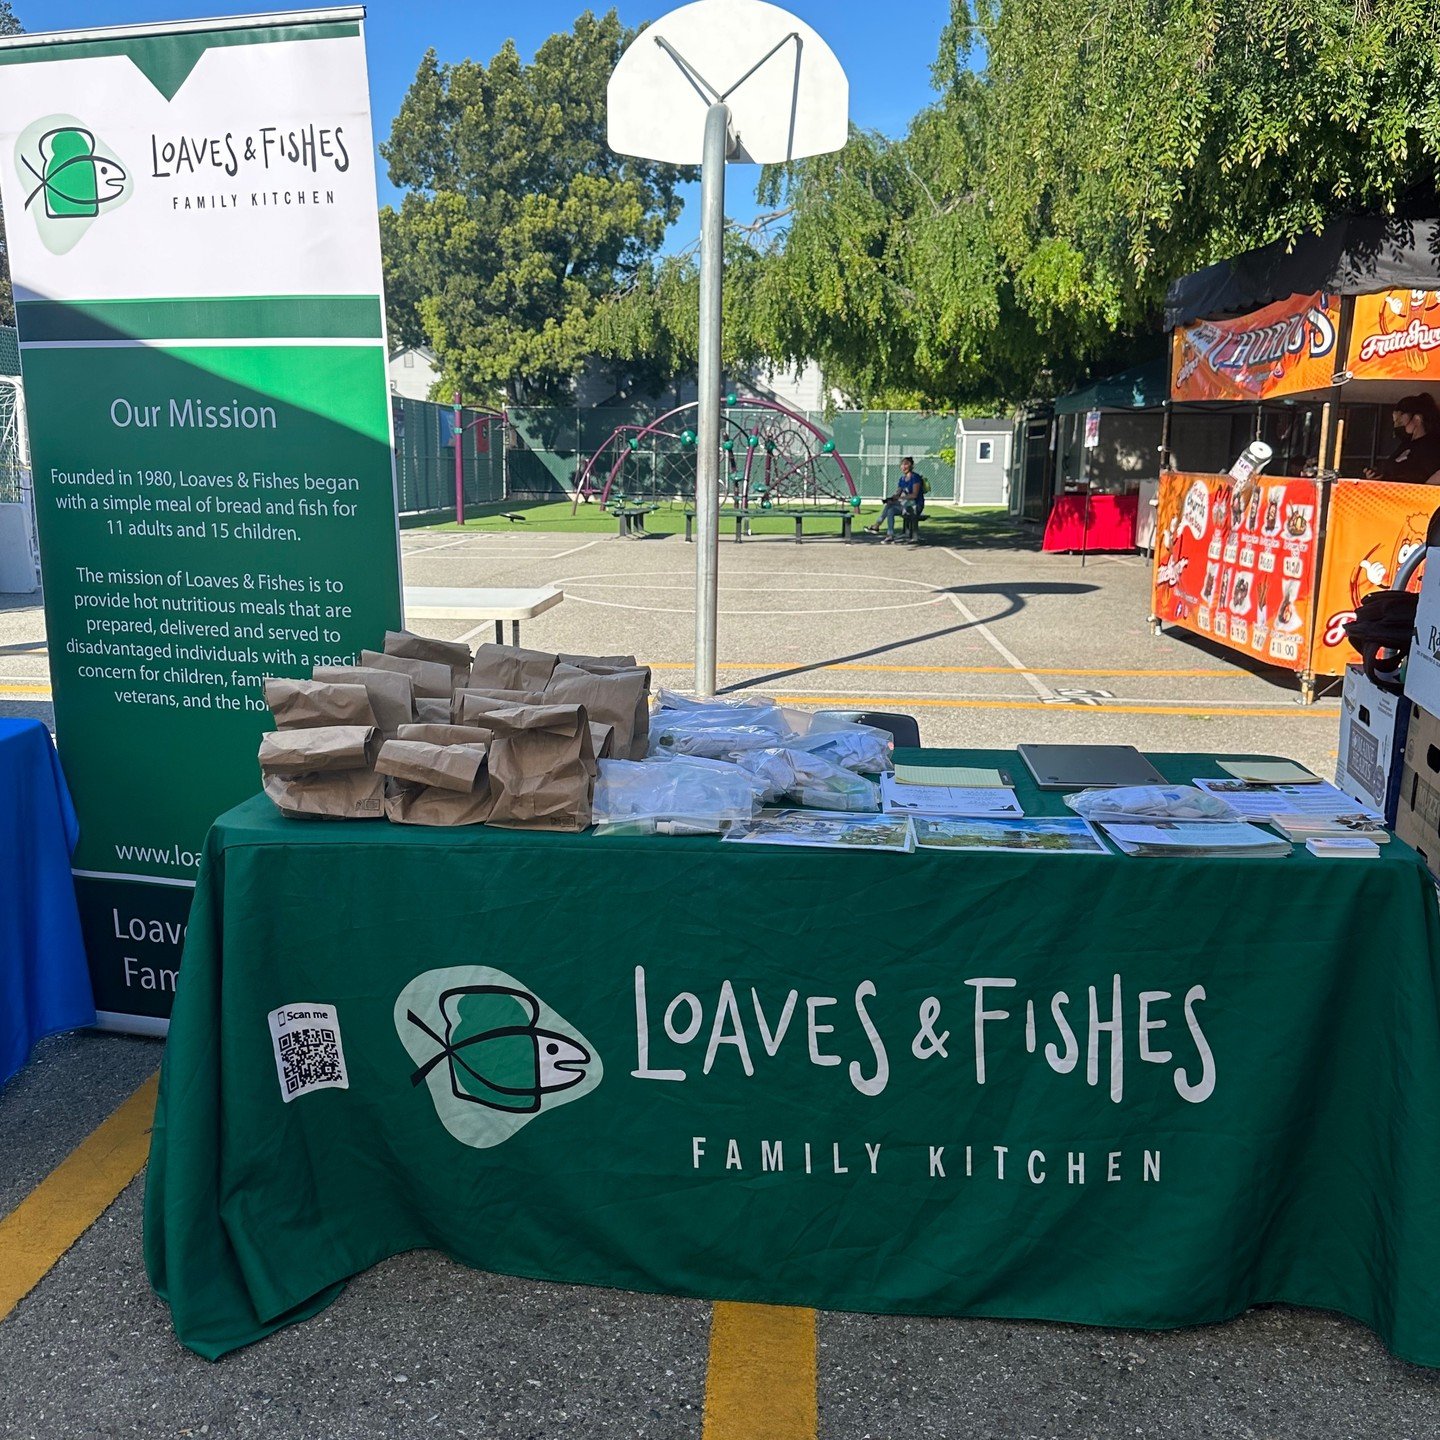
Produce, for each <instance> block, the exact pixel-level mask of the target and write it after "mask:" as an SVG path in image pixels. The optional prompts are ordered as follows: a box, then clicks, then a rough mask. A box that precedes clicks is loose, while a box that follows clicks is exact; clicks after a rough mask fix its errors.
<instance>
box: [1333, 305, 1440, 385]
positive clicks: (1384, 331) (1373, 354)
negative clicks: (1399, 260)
mask: <svg viewBox="0 0 1440 1440" xmlns="http://www.w3.org/2000/svg"><path fill="white" fill-rule="evenodd" d="M1345 365H1346V368H1347V369H1348V370H1349V371H1350V375H1351V378H1352V379H1355V380H1405V381H1412V380H1413V381H1416V382H1419V381H1422V380H1428V381H1436V380H1440V290H1381V291H1378V292H1377V293H1375V294H1373V295H1357V296H1356V297H1355V319H1354V322H1353V324H1352V326H1351V330H1350V354H1349V356H1348V357H1347V359H1346V362H1345Z"/></svg>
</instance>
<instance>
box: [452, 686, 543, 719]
mask: <svg viewBox="0 0 1440 1440" xmlns="http://www.w3.org/2000/svg"><path fill="white" fill-rule="evenodd" d="M471 695H474V696H476V697H477V698H478V699H480V700H486V701H491V700H497V701H500V702H501V703H502V704H505V705H543V704H544V703H545V700H544V693H543V692H542V691H540V690H497V689H492V688H490V687H485V688H475V689H470V688H468V687H467V688H466V689H464V690H457V691H456V692H455V696H454V698H453V699H452V700H451V702H450V715H451V723H452V724H455V725H465V724H467V723H468V721H467V720H466V718H465V701H466V698H467V697H468V696H471Z"/></svg>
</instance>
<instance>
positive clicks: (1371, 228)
mask: <svg viewBox="0 0 1440 1440" xmlns="http://www.w3.org/2000/svg"><path fill="white" fill-rule="evenodd" d="M1390 289H1405V290H1435V289H1440V220H1396V219H1392V218H1391V217H1389V216H1385V215H1351V216H1346V217H1343V218H1341V219H1339V220H1332V221H1331V222H1330V224H1329V225H1327V226H1326V227H1325V229H1324V230H1323V231H1321V232H1320V234H1318V235H1302V236H1300V238H1299V239H1297V240H1296V241H1295V242H1294V243H1293V244H1289V245H1287V244H1286V243H1285V242H1283V241H1278V242H1276V243H1275V244H1273V245H1265V246H1262V247H1261V248H1260V249H1258V250H1249V251H1246V253H1245V254H1243V255H1236V256H1235V257H1233V258H1232V259H1230V260H1222V261H1220V262H1219V263H1218V264H1215V265H1207V266H1206V267H1205V269H1203V270H1197V271H1196V272H1195V273H1194V274H1193V275H1186V276H1183V277H1182V278H1181V279H1179V280H1176V281H1175V282H1174V283H1173V284H1172V285H1171V286H1170V289H1169V291H1168V292H1167V293H1166V296H1165V328H1166V329H1167V330H1173V329H1174V328H1175V327H1176V326H1177V325H1188V324H1189V323H1190V322H1191V321H1192V320H1200V319H1204V318H1205V317H1207V316H1213V315H1243V314H1246V313H1248V312H1249V311H1251V310H1258V309H1260V307H1261V306H1262V305H1270V304H1273V303H1274V302H1275V301H1276V300H1284V299H1286V298H1287V297H1288V296H1290V295H1313V294H1315V293H1316V292H1317V291H1320V290H1328V291H1338V292H1339V293H1340V294H1342V295H1365V294H1368V293H1370V292H1372V291H1375V290H1390Z"/></svg>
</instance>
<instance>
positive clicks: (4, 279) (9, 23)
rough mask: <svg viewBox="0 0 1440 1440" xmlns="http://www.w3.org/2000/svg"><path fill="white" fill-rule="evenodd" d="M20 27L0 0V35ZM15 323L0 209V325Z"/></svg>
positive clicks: (7, 0)
mask: <svg viewBox="0 0 1440 1440" xmlns="http://www.w3.org/2000/svg"><path fill="white" fill-rule="evenodd" d="M21 29H22V26H21V24H20V21H19V20H18V19H16V17H15V11H14V10H13V9H12V8H11V5H10V0H0V35H18V34H19V33H20V31H21ZM14 323H15V296H14V294H13V292H12V291H11V289H10V254H9V251H8V250H7V249H6V248H5V215H4V212H3V211H0V325H13V324H14Z"/></svg>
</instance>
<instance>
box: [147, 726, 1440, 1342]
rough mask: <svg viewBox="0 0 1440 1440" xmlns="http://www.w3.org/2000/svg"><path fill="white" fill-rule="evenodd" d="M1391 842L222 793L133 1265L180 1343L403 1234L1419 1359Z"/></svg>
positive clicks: (979, 756)
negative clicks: (347, 804) (1168, 851)
mask: <svg viewBox="0 0 1440 1440" xmlns="http://www.w3.org/2000/svg"><path fill="white" fill-rule="evenodd" d="M967 758H969V759H970V760H971V761H973V762H974V763H991V764H994V763H1008V765H1009V766H1010V768H1012V770H1017V771H1018V770H1020V769H1021V768H1022V767H1020V766H1019V765H1018V761H1017V760H1016V757H1014V756H1013V755H1001V754H998V753H995V752H977V753H973V754H970V755H968V757H967ZM1157 759H1158V762H1159V763H1160V765H1161V767H1162V768H1163V769H1164V770H1165V771H1166V772H1167V774H1168V775H1170V776H1171V777H1172V778H1177V779H1178V778H1183V777H1186V776H1189V775H1193V774H1217V773H1219V772H1218V770H1216V768H1215V766H1214V763H1213V761H1210V760H1203V759H1200V758H1198V757H1185V756H1171V757H1157ZM1016 778H1017V780H1021V776H1020V775H1018V774H1017V777H1016ZM1018 788H1019V791H1020V793H1021V796H1022V799H1023V800H1024V802H1025V805H1026V809H1027V810H1028V811H1029V812H1030V813H1054V812H1056V811H1058V810H1060V809H1061V807H1060V805H1059V802H1058V799H1057V797H1055V796H1048V795H1047V796H1040V795H1039V794H1037V792H1035V791H1034V790H1033V789H1030V788H1029V787H1027V786H1026V785H1025V784H1024V783H1020V784H1019V786H1018ZM1384 848H1385V855H1384V858H1383V859H1381V860H1379V861H1365V862H1356V861H1318V860H1315V859H1313V858H1312V857H1310V856H1309V855H1308V854H1304V853H1303V852H1302V853H1298V854H1296V855H1293V856H1291V857H1289V858H1287V859H1283V860H1232V859H1224V860H1195V861H1190V860H1139V859H1126V858H1123V857H1120V856H1110V857H1089V856H1029V855H990V854H955V853H946V852H933V851H921V852H917V853H916V854H914V855H908V856H907V855H888V854H878V855H877V854H850V853H839V852H833V851H824V850H799V849H769V848H755V849H749V848H746V847H743V846H734V845H727V846H722V845H721V844H720V843H719V842H718V841H714V840H708V839H694V840H676V839H655V840H651V839H640V838H628V839H627V838H613V839H598V838H595V837H593V836H590V835H578V836H557V835H536V834H522V833H515V832H506V831H501V830H490V829H469V830H450V831H434V830H418V829H407V828H402V827H398V826H390V825H385V824H365V823H344V824H325V823H310V824H306V823H303V822H288V821H285V820H282V819H281V818H280V817H279V816H278V815H277V814H276V813H275V812H274V811H273V810H272V809H271V808H270V806H269V805H268V803H267V802H265V801H264V800H263V799H259V798H257V799H255V800H251V801H249V802H247V803H246V804H244V805H241V806H239V807H237V808H236V809H234V810H232V811H230V812H229V813H228V814H227V815H224V816H222V817H221V819H220V820H219V821H218V822H217V823H216V825H215V827H214V829H213V830H212V832H211V834H210V837H209V841H208V843H207V846H206V853H205V860H204V865H203V868H202V870H201V874H200V882H199V887H198V890H197V893H196V899H195V906H194V910H193V912H192V917H191V924H190V933H189V939H188V942H187V946H186V950H185V960H184V966H183V971H182V976H183V978H182V980H181V983H180V986H179V993H178V995H177V998H176V1004H175V1010H174V1019H173V1021H172V1024H171V1030H170V1042H169V1046H168V1048H167V1053H166V1058H165V1070H164V1076H163V1080H162V1085H161V1091H160V1105H159V1111H158V1114H157V1117H156V1125H155V1134H154V1141H153V1146H152V1150H151V1159H150V1173H149V1185H148V1191H147V1195H146V1223H145V1246H146V1261H147V1264H148V1266H149V1271H150V1275H151V1279H152V1281H153V1282H154V1284H155V1287H156V1289H157V1290H158V1291H159V1292H160V1293H161V1294H162V1295H163V1296H165V1297H166V1299H168V1301H169V1302H170V1305H171V1308H172V1312H173V1317H174V1323H175V1329H176V1332H177V1334H178V1335H179V1337H180V1338H181V1340H182V1341H184V1343H185V1344H187V1345H189V1346H190V1347H191V1348H192V1349H194V1350H196V1351H198V1352H199V1353H201V1354H202V1355H207V1356H217V1355H221V1354H223V1353H224V1352H226V1351H228V1350H230V1349H233V1348H234V1347H236V1346H239V1345H243V1344H245V1343H246V1342H248V1341H251V1340H254V1339H256V1338H258V1337H259V1336H261V1335H264V1334H266V1333H268V1332H269V1331H271V1330H274V1329H276V1328H277V1327H278V1326H281V1325H284V1324H286V1323H288V1322H290V1321H294V1320H298V1319H301V1318H303V1317H305V1316H308V1315H312V1314H314V1313H315V1312H316V1311H318V1310H319V1309H321V1308H322V1307H323V1306H324V1305H326V1304H327V1303H328V1302H329V1301H330V1300H331V1299H333V1298H334V1296H335V1295H336V1294H337V1293H338V1290H339V1287H340V1285H341V1284H342V1282H343V1281H344V1280H345V1279H346V1277H348V1276H350V1275H353V1274H355V1273H356V1272H357V1271H360V1270H363V1269H364V1268H365V1267H367V1266H369V1265H372V1264H374V1263H375V1262H376V1261H377V1260H380V1259H382V1258H384V1257H385V1256H388V1255H393V1254H395V1253H397V1252H399V1251H402V1250H406V1249H410V1248H413V1247H416V1246H435V1247H439V1248H441V1249H443V1250H445V1251H447V1252H448V1253H449V1254H451V1255H452V1256H454V1257H456V1258H457V1259H459V1260H462V1261H464V1262H466V1263H467V1264H470V1265H475V1266H480V1267H483V1268H486V1269H490V1270H497V1271H504V1272H506V1273H510V1274H515V1275H524V1276H532V1277H536V1278H539V1279H546V1280H557V1281H571V1282H585V1283H593V1284H599V1285H615V1286H623V1287H627V1288H633V1289H638V1290H655V1291H664V1292H669V1293H674V1294H679V1295H697V1296H707V1297H714V1298H729V1299H738V1300H760V1301H772V1302H779V1303H790V1304H804V1305H818V1306H822V1307H830V1308H836V1309H853V1310H866V1311H880V1312H889V1311H893V1312H905V1313H921V1314H954V1315H993V1316H1008V1317H1016V1318H1043V1319H1051V1320H1066V1321H1074V1322H1082V1323H1091V1324H1103V1325H1120V1326H1146V1327H1153V1326H1172V1325H1183V1324H1192V1323H1197V1322H1203V1321H1214V1320H1220V1319H1223V1318H1225V1317H1227V1316H1231V1315H1234V1314H1236V1313H1237V1312H1239V1311H1241V1310H1243V1309H1244V1308H1245V1307H1246V1306H1248V1305H1251V1304H1254V1303H1256V1302H1261V1301H1289V1302H1292V1303H1295V1304H1302V1305H1316V1306H1323V1307H1327V1308H1330V1309H1335V1310H1340V1311H1344V1312H1345V1313H1347V1314H1349V1315H1352V1316H1355V1317H1356V1318H1358V1319H1360V1320H1362V1321H1364V1322H1365V1323H1366V1324H1367V1325H1370V1326H1372V1327H1373V1328H1374V1329H1375V1330H1377V1331H1378V1332H1379V1333H1380V1335H1381V1336H1382V1337H1383V1338H1384V1340H1385V1342H1386V1343H1387V1344H1388V1345H1389V1346H1390V1348H1391V1349H1392V1350H1393V1351H1394V1352H1395V1353H1396V1354H1397V1355H1400V1356H1402V1357H1404V1358H1406V1359H1408V1360H1413V1361H1416V1362H1418V1363H1421V1364H1427V1365H1440V1298H1437V1297H1440V1224H1437V1217H1440V1005H1437V987H1436V959H1437V955H1440V934H1437V911H1436V904H1435V895H1434V892H1433V890H1432V888H1431V885H1430V882H1429V880H1428V879H1427V877H1426V875H1425V872H1424V871H1423V869H1422V868H1421V867H1420V864H1419V862H1418V860H1417V859H1416V857H1415V856H1414V855H1413V853H1412V852H1410V851H1409V850H1408V849H1406V848H1405V847H1404V846H1403V845H1401V844H1399V843H1398V842H1393V841H1392V842H1391V844H1389V845H1388V846H1386V847H1384ZM642 985H643V990H642ZM677 997H681V998H677ZM1117 1005H1118V1009H1117ZM1117 1016H1118V1021H1119V1024H1118V1027H1116V1026H1114V1025H1113V1024H1112V1022H1113V1021H1114V1020H1115V1018H1117ZM1057 1017H1058V1018H1057ZM1159 1022H1163V1028H1158V1026H1159ZM667 1027H668V1032H669V1033H668V1034H667ZM337 1033H338V1046H337V1043H336V1041H335V1039H334V1038H333V1037H334V1036H335V1035H336V1034H337ZM672 1035H673V1036H679V1037H681V1039H682V1041H683V1043H677V1041H676V1040H675V1039H673V1038H670V1036H672ZM691 1036H693V1038H687V1037H691ZM287 1082H288V1084H289V1085H290V1087H291V1098H290V1099H288V1100H286V1099H285V1098H284V1096H285V1094H286V1088H285V1087H286V1084H287Z"/></svg>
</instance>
